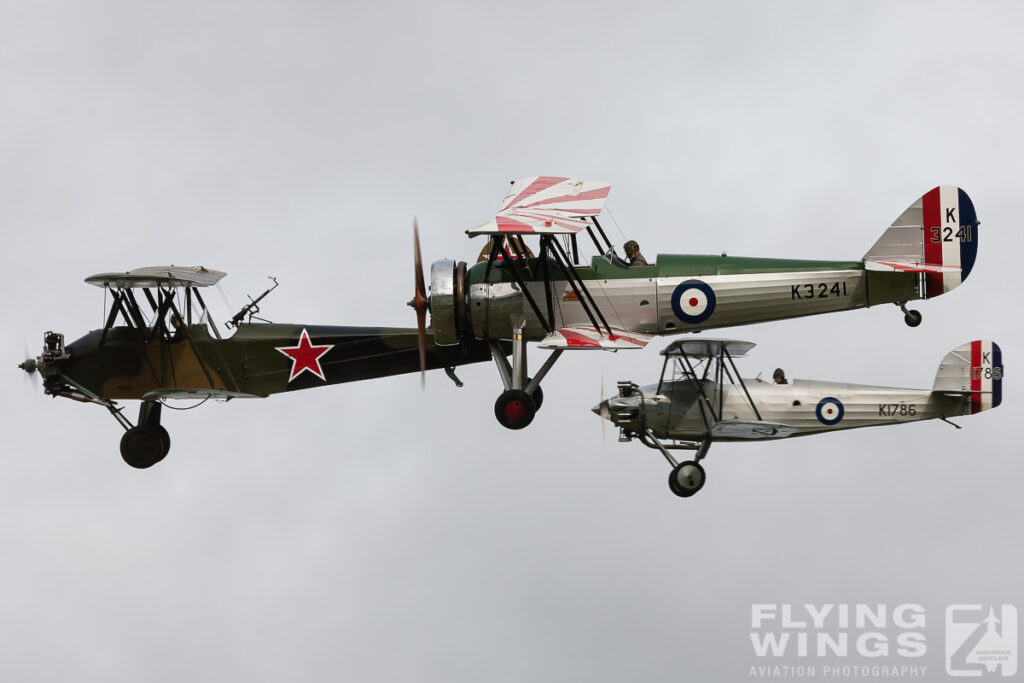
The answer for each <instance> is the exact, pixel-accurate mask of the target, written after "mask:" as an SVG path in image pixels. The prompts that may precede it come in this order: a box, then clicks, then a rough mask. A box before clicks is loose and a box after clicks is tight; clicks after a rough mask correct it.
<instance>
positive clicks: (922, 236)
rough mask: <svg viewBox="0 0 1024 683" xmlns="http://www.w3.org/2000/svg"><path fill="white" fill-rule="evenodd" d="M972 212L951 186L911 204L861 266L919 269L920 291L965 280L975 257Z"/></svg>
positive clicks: (933, 291) (940, 290)
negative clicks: (921, 276) (921, 280)
mask: <svg viewBox="0 0 1024 683" xmlns="http://www.w3.org/2000/svg"><path fill="white" fill-rule="evenodd" d="M978 225H979V221H978V215H977V213H976V212H975V210H974V203H973V202H972V201H971V198H970V197H969V196H968V195H967V193H966V192H964V191H963V190H962V189H960V188H959V187H956V186H955V185H940V186H939V187H936V188H934V189H932V190H930V191H928V192H926V193H925V194H924V195H923V196H922V197H921V198H920V199H918V200H917V201H916V202H914V203H913V204H911V205H910V206H909V207H908V208H907V210H906V211H904V212H903V213H902V214H900V216H899V218H897V219H896V220H895V221H893V223H892V225H890V226H889V229H888V230H886V231H885V233H883V234H882V237H881V238H879V240H878V241H877V242H876V243H875V245H874V246H873V247H871V249H870V250H869V251H868V253H867V254H865V255H864V267H865V268H866V269H867V270H878V271H902V272H907V273H921V274H922V275H923V278H924V288H923V291H922V295H923V296H925V297H927V298H930V297H934V296H938V295H940V294H944V293H946V292H948V291H950V290H951V289H954V288H955V287H957V286H958V285H959V284H960V283H961V282H963V281H964V280H966V279H967V276H968V275H970V273H971V270H972V269H973V268H974V262H975V259H976V258H977V255H978Z"/></svg>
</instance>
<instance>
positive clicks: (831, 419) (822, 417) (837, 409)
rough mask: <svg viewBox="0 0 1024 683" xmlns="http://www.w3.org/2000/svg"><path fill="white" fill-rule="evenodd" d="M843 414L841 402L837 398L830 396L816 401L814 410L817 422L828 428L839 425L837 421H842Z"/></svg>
mask: <svg viewBox="0 0 1024 683" xmlns="http://www.w3.org/2000/svg"><path fill="white" fill-rule="evenodd" d="M844 412H845V410H844V409H843V404H842V402H841V401H840V400H839V399H838V398H833V397H831V396H828V397H826V398H823V399H821V400H820V401H818V407H817V408H815V409H814V414H815V415H817V417H818V422H820V423H821V424H823V425H828V426H829V427H831V426H832V425H836V424H839V421H840V420H842V419H843V413H844Z"/></svg>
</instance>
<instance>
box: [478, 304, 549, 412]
mask: <svg viewBox="0 0 1024 683" xmlns="http://www.w3.org/2000/svg"><path fill="white" fill-rule="evenodd" d="M561 355H562V350H561V349H556V350H555V351H553V352H552V353H551V355H550V356H549V357H548V359H547V360H546V361H544V364H543V365H542V366H541V368H540V370H539V371H538V372H537V375H536V377H528V376H527V375H526V342H525V341H524V340H523V325H522V324H520V325H517V326H516V327H515V328H514V330H513V333H512V364H511V365H509V362H508V359H506V358H505V354H504V352H503V351H502V349H501V347H500V346H499V345H498V344H497V342H491V356H492V358H493V359H494V364H495V365H496V366H497V367H498V374H499V375H500V376H501V383H502V385H503V386H504V387H505V391H503V392H502V393H501V395H499V396H498V400H497V401H495V402H494V416H495V417H496V418H497V419H498V422H500V423H501V425H502V426H503V427H506V428H507V429H522V428H523V427H526V426H527V425H529V424H530V423H531V422H533V418H534V416H535V415H536V414H537V411H538V410H540V407H541V404H543V403H544V391H543V390H542V389H541V387H540V382H541V380H542V379H544V376H545V375H547V373H548V370H550V369H551V366H553V365H554V364H555V361H557V360H558V357H559V356H561Z"/></svg>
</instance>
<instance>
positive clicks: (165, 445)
mask: <svg viewBox="0 0 1024 683" xmlns="http://www.w3.org/2000/svg"><path fill="white" fill-rule="evenodd" d="M153 429H155V430H156V433H157V436H159V437H160V445H161V447H162V451H161V453H160V460H163V459H164V458H166V457H167V454H168V453H169V452H170V451H171V435H170V434H168V433H167V430H166V429H164V427H163V425H156V426H155V427H153ZM157 462H159V460H158V461H157Z"/></svg>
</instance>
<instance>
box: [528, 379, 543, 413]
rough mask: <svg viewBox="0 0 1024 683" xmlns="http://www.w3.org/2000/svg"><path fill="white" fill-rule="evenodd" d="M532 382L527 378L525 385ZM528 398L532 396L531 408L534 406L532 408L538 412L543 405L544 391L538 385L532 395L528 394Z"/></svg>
mask: <svg viewBox="0 0 1024 683" xmlns="http://www.w3.org/2000/svg"><path fill="white" fill-rule="evenodd" d="M532 381H533V378H532V377H527V378H526V383H527V384H529V383H530V382H532ZM530 396H533V406H534V408H536V409H537V410H538V411H539V410H540V407H541V406H542V405H544V389H543V388H541V386H540V385H539V384H538V385H537V388H536V389H534V390H533V393H532V394H530Z"/></svg>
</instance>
